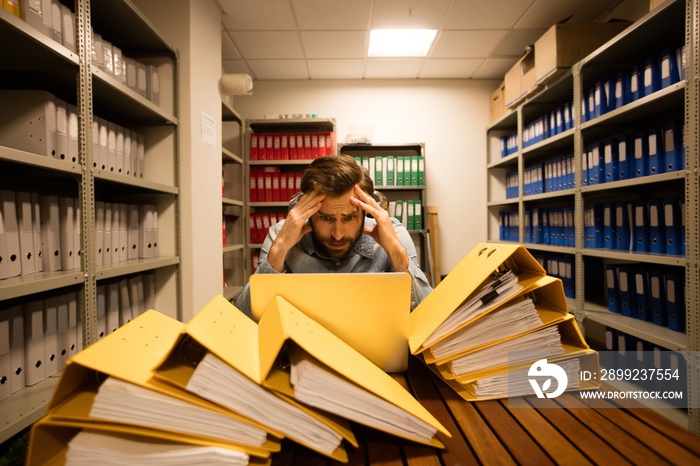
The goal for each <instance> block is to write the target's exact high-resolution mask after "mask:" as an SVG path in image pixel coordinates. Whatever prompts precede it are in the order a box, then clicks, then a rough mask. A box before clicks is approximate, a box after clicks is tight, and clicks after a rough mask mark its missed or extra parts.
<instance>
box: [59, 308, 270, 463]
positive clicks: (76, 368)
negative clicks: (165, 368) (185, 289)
mask: <svg viewBox="0 0 700 466" xmlns="http://www.w3.org/2000/svg"><path fill="white" fill-rule="evenodd" d="M183 328H184V324H183V323H181V322H179V321H177V320H175V319H172V318H170V317H168V316H165V315H163V314H161V313H159V312H157V311H154V310H148V311H146V312H144V313H143V314H141V315H140V316H138V317H137V318H135V319H133V320H132V321H131V322H129V323H127V324H125V325H124V326H122V327H120V328H119V329H117V330H116V331H115V332H113V333H110V334H109V335H107V336H106V337H104V338H102V339H101V340H99V341H97V342H95V343H94V344H92V345H90V346H89V347H87V348H85V349H84V350H83V351H81V352H79V353H78V354H76V355H75V356H73V357H72V358H71V359H70V360H69V361H68V362H67V363H66V366H65V368H64V370H63V372H62V374H61V379H60V381H59V383H58V386H57V387H56V390H55V391H54V395H53V398H52V400H51V402H50V403H49V407H48V417H50V418H51V419H52V420H55V421H64V422H72V423H73V424H75V425H84V426H93V427H94V428H98V427H99V429H101V430H114V431H121V432H124V431H128V430H129V429H135V428H137V426H133V425H130V424H123V423H116V422H109V421H105V420H101V419H94V418H91V417H90V409H91V408H92V404H93V402H94V399H95V395H96V393H97V389H98V387H99V381H100V380H103V379H104V378H105V377H107V376H109V377H115V378H118V379H121V380H124V381H126V382H130V383H133V384H135V385H138V386H141V387H144V388H148V389H151V390H154V391H156V392H159V393H163V394H165V395H169V396H173V397H175V398H178V399H180V400H183V401H185V402H188V403H192V404H195V405H197V406H201V407H204V408H206V409H210V410H213V411H216V412H218V413H222V414H224V415H226V416H230V417H232V418H234V419H238V420H240V421H242V422H246V423H249V424H251V425H252V426H255V427H257V428H260V429H263V430H265V431H268V433H269V429H266V428H265V427H264V426H261V425H259V424H258V423H256V422H255V421H252V420H250V419H247V418H244V417H242V416H240V415H238V414H236V413H234V412H232V411H230V410H227V409H225V408H222V407H220V406H218V405H216V404H214V403H211V402H208V401H206V400H203V399H201V398H199V397H197V396H194V395H192V394H190V393H188V392H186V391H184V390H182V389H179V388H177V387H174V386H172V385H169V384H166V383H163V382H161V381H159V380H156V379H154V377H153V373H152V370H153V368H154V367H155V366H156V364H157V363H159V362H160V361H161V360H162V359H163V357H165V355H166V354H168V352H170V351H171V349H172V347H173V345H174V344H175V341H176V339H177V338H178V337H179V335H180V332H181V331H182V329H183ZM153 430H158V429H153ZM152 435H153V436H157V437H159V438H163V439H168V438H171V439H174V438H178V439H182V438H183V437H188V436H191V437H197V441H198V442H200V443H201V442H204V444H206V443H207V442H209V443H212V442H213V443H217V444H229V446H235V448H236V449H238V450H240V451H244V452H246V453H248V454H250V455H253V456H259V457H268V456H270V452H274V451H279V450H280V441H279V440H278V439H277V438H270V437H269V436H268V440H267V441H266V442H265V443H264V444H263V445H262V446H260V447H257V446H251V445H241V444H238V443H234V442H230V443H229V442H226V441H225V440H222V439H212V438H208V437H199V436H196V435H193V434H184V433H181V432H175V431H162V432H160V433H157V432H156V433H153V434H152Z"/></svg>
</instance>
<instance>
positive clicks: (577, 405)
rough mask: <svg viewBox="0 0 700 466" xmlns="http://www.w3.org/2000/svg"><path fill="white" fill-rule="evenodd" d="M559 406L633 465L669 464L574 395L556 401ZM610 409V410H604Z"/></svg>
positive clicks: (560, 397)
mask: <svg viewBox="0 0 700 466" xmlns="http://www.w3.org/2000/svg"><path fill="white" fill-rule="evenodd" d="M556 402H557V404H559V405H560V406H562V407H564V408H566V409H567V411H568V412H569V413H571V415H572V416H574V417H576V418H577V419H579V421H581V423H583V424H584V425H586V426H588V428H589V429H591V430H592V431H593V432H595V433H597V434H598V436H599V437H600V438H601V439H603V440H604V441H605V442H606V443H607V444H608V445H610V446H611V447H612V448H614V449H615V450H617V451H618V452H619V453H620V454H621V455H622V456H624V457H625V458H627V459H628V460H629V461H630V462H631V463H633V464H637V465H643V464H649V465H658V464H667V462H666V461H665V460H664V459H663V458H661V457H660V456H659V455H657V454H656V453H655V452H654V451H653V450H651V449H650V448H648V447H647V446H646V445H645V444H643V443H641V442H640V441H639V440H638V439H636V438H635V437H633V436H632V435H631V434H630V433H629V432H627V431H626V430H625V429H621V428H620V426H618V425H616V424H614V423H612V422H610V421H609V420H608V419H606V418H605V417H604V416H603V415H602V414H601V413H600V410H598V409H591V408H589V407H587V406H586V405H585V404H584V403H583V402H582V401H580V400H579V399H578V398H576V397H575V396H574V395H570V394H566V393H565V394H564V395H562V396H559V397H558V398H557V399H556ZM603 409H610V408H603Z"/></svg>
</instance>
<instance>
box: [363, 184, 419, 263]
mask: <svg viewBox="0 0 700 466" xmlns="http://www.w3.org/2000/svg"><path fill="white" fill-rule="evenodd" d="M354 194H355V196H354V197H351V198H350V201H351V202H352V203H353V204H354V205H356V206H358V207H360V208H361V209H362V210H363V211H365V212H366V213H368V214H370V215H371V216H372V217H374V219H375V220H376V221H377V225H376V226H374V227H368V226H367V225H365V228H364V231H363V233H364V234H365V235H369V236H371V237H372V238H373V239H374V240H375V241H376V242H377V244H379V245H380V246H381V247H382V248H383V249H384V251H386V253H387V255H388V256H389V261H390V262H391V267H392V268H393V269H394V270H396V271H397V272H405V271H406V270H408V265H409V259H408V254H407V253H406V249H405V248H404V247H403V244H401V241H400V240H399V237H398V236H397V235H396V231H395V230H394V225H393V224H392V223H391V217H389V213H388V212H387V211H386V210H384V209H382V207H381V206H380V205H379V203H378V202H377V201H376V200H375V199H374V198H373V197H372V196H370V195H369V194H367V193H366V192H364V191H363V190H362V189H360V187H359V186H357V185H355V187H354Z"/></svg>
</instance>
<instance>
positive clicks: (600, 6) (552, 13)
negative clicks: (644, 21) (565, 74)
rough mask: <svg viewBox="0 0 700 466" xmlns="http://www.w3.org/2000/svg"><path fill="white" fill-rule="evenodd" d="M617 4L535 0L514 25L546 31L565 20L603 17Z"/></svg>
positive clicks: (601, 0) (589, 0)
mask: <svg viewBox="0 0 700 466" xmlns="http://www.w3.org/2000/svg"><path fill="white" fill-rule="evenodd" d="M636 1H639V0H636ZM617 3H619V2H614V1H610V0H586V1H583V0H581V1H579V0H577V1H561V0H536V1H535V2H534V4H533V5H532V7H531V8H530V9H529V10H528V11H527V12H526V13H525V15H524V16H523V17H522V19H521V20H520V21H518V23H516V25H515V27H517V28H522V29H538V28H544V29H548V28H549V27H550V26H551V25H553V24H556V23H560V22H562V21H566V20H568V21H569V22H575V23H587V22H590V21H595V20H597V19H599V18H601V17H603V16H605V14H606V13H608V12H610V11H611V10H612V7H613V6H615V5H616V4H617ZM569 18H570V19H569Z"/></svg>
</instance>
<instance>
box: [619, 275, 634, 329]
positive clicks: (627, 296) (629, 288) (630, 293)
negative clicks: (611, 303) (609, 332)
mask: <svg viewBox="0 0 700 466" xmlns="http://www.w3.org/2000/svg"><path fill="white" fill-rule="evenodd" d="M617 286H618V290H619V293H620V304H619V306H620V314H622V315H623V316H627V317H634V310H635V308H636V304H635V302H634V296H635V290H634V282H633V281H632V272H631V270H630V268H629V266H627V265H618V266H617Z"/></svg>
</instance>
